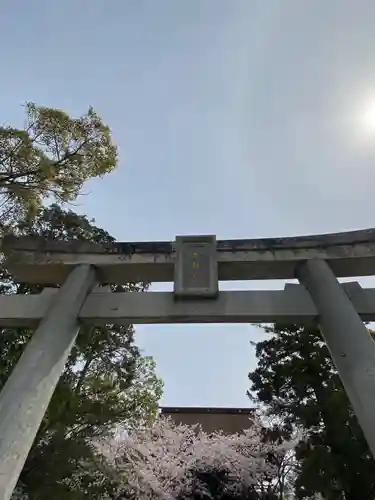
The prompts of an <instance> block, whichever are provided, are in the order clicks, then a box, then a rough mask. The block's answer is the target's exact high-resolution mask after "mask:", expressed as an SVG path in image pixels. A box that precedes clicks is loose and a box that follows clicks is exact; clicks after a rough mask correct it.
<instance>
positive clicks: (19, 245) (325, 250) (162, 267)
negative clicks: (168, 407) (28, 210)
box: [0, 229, 375, 500]
mask: <svg viewBox="0 0 375 500" xmlns="http://www.w3.org/2000/svg"><path fill="white" fill-rule="evenodd" d="M1 250H2V252H3V253H4V254H5V256H6V267H7V269H8V270H10V271H11V272H12V274H13V276H14V278H15V279H17V280H19V281H21V282H27V283H38V284H42V285H45V286H46V287H45V288H44V290H43V292H42V293H41V294H39V295H11V296H6V295H3V296H1V297H0V326H1V327H17V326H19V327H20V326H28V327H36V332H35V333H34V335H33V337H32V339H31V340H30V342H29V343H28V345H27V346H26V348H25V350H24V353H23V354H22V356H21V358H20V360H19V362H18V364H17V366H16V367H15V368H14V370H13V372H12V374H11V375H10V377H9V379H8V381H7V383H6V384H5V386H4V388H3V390H2V392H1V395H0V500H8V499H9V498H10V496H11V494H12V491H13V489H14V487H15V485H16V482H17V479H18V477H19V474H20V472H21V470H22V467H23V465H24V462H25V460H26V458H27V455H28V452H29V450H30V448H31V445H32V442H33V440H34V438H35V435H36V433H37V430H38V428H39V425H40V423H41V421H42V418H43V415H44V413H45V411H46V409H47V406H48V404H49V401H50V398H51V396H52V394H53V391H54V389H55V387H56V384H57V382H58V380H59V378H60V375H61V373H62V371H63V369H64V365H65V362H66V360H67V358H68V356H69V353H70V350H71V348H72V346H73V344H74V342H75V339H76V336H77V334H78V330H79V325H80V324H90V325H102V324H108V323H117V324H129V323H133V324H137V323H149V324H151V323H154V324H155V323H158V324H160V323H269V322H285V323H289V324H291V323H300V324H304V325H308V324H314V322H317V323H318V324H319V325H320V327H321V330H322V333H323V336H324V339H325V341H326V343H327V345H328V348H329V350H330V353H331V355H332V358H333V360H334V362H335V364H336V366H337V369H338V371H339V374H340V377H341V379H342V381H343V384H344V386H345V389H346V391H347V393H348V396H349V398H350V400H351V403H352V405H353V407H354V409H355V412H356V414H357V417H358V420H359V422H360V425H361V426H362V429H363V431H364V434H365V436H366V439H367V442H368V444H369V446H370V449H371V451H372V453H373V455H374V456H375V425H374V422H375V343H374V341H373V340H372V339H371V337H370V335H369V334H368V332H367V330H366V328H365V326H364V324H363V321H374V320H375V289H362V288H361V286H360V285H359V283H358V282H351V283H345V284H342V285H341V284H340V283H339V282H338V281H337V278H338V277H351V276H355V277H356V276H368V275H375V229H369V230H363V231H355V232H348V233H337V234H328V235H320V236H305V237H296V238H273V239H262V240H228V241H217V242H216V239H215V237H214V236H186V237H182V236H181V237H177V238H176V241H175V242H173V243H171V242H150V243H113V244H108V245H99V244H97V245H96V244H86V243H82V242H78V241H69V242H62V241H45V240H43V239H39V238H27V237H23V238H20V239H17V238H14V237H6V238H5V239H4V241H3V243H2V248H1ZM292 278H297V279H298V280H299V282H300V284H299V285H297V284H296V285H295V284H287V285H286V286H285V288H284V290H272V291H230V292H224V291H219V286H218V283H219V281H221V280H258V279H292ZM136 281H146V282H166V281H173V282H174V291H173V292H146V293H137V292H127V293H109V291H108V287H97V286H96V285H103V284H124V283H128V282H136ZM56 285H61V287H60V288H59V289H58V288H56ZM48 286H54V288H48Z"/></svg>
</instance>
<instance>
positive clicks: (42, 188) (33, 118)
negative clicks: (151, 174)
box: [0, 103, 117, 225]
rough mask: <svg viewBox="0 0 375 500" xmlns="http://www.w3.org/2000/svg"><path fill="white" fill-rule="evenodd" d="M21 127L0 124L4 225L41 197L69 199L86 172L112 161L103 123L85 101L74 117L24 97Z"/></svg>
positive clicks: (102, 169)
mask: <svg viewBox="0 0 375 500" xmlns="http://www.w3.org/2000/svg"><path fill="white" fill-rule="evenodd" d="M25 110H26V123H25V127H24V128H23V129H17V128H12V127H9V126H6V127H0V194H1V205H0V209H1V216H0V222H1V223H2V224H3V225H4V224H7V223H12V222H14V219H15V218H16V219H17V220H18V218H19V216H20V214H26V215H27V216H28V217H32V216H34V215H35V214H36V213H38V210H39V209H40V207H41V204H42V200H43V198H46V197H53V198H54V199H55V200H57V201H62V202H69V201H72V200H74V199H75V198H76V197H77V195H78V194H79V192H80V190H81V188H82V186H83V184H84V183H85V182H86V181H87V180H88V179H90V178H91V177H100V176H102V175H104V174H106V173H108V172H110V171H111V170H113V169H114V168H115V166H116V162H117V150H116V147H115V146H114V144H113V143H112V139H111V134H110V130H109V128H108V127H107V126H106V125H105V124H104V123H103V122H102V120H101V119H100V118H99V117H98V115H97V114H96V113H95V111H94V110H93V109H92V108H91V107H90V108H89V110H88V112H87V113H86V114H85V115H83V116H81V117H80V118H71V117H70V116H69V115H67V114H66V113H64V112H63V111H61V110H59V109H53V108H46V107H41V106H37V105H36V104H34V103H27V104H26V106H25Z"/></svg>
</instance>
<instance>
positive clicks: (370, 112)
mask: <svg viewBox="0 0 375 500" xmlns="http://www.w3.org/2000/svg"><path fill="white" fill-rule="evenodd" d="M360 125H361V129H362V132H363V133H365V134H366V135H367V134H368V135H371V136H372V137H373V138H375V99H373V100H372V101H369V102H367V103H366V104H365V105H364V107H363V109H362V113H361V116H360Z"/></svg>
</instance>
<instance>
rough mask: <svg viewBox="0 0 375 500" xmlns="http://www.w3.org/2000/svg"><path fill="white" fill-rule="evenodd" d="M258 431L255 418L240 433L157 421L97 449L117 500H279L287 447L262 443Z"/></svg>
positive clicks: (162, 420) (289, 446)
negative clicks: (281, 467)
mask: <svg viewBox="0 0 375 500" xmlns="http://www.w3.org/2000/svg"><path fill="white" fill-rule="evenodd" d="M262 430H263V429H262V426H261V424H260V422H259V421H258V420H256V419H255V420H254V421H253V422H252V425H250V426H249V428H248V429H246V430H244V431H243V432H242V433H240V434H233V435H225V434H223V433H221V432H214V433H212V434H207V433H206V432H204V431H202V429H201V428H200V427H199V426H187V425H175V424H174V423H173V421H172V420H170V419H165V418H159V419H158V420H157V422H156V423H155V424H154V425H153V426H151V427H147V428H145V429H138V430H135V431H133V432H131V433H130V435H128V436H125V437H123V438H122V439H117V440H116V441H112V442H108V441H107V442H106V443H101V446H100V449H101V450H102V452H103V455H104V456H105V457H106V458H107V463H108V465H109V467H111V468H112V474H113V476H114V477H116V480H117V482H118V492H117V495H116V496H115V498H116V500H151V499H152V500H167V499H169V500H209V499H217V500H220V499H221V500H278V499H280V498H282V497H281V496H280V495H279V483H278V471H279V468H278V458H279V457H283V456H285V454H286V453H287V452H288V451H289V450H290V448H291V444H290V443H287V442H284V443H279V444H276V443H275V442H270V441H268V442H266V441H264V440H263V439H262Z"/></svg>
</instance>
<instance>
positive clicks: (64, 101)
mask: <svg viewBox="0 0 375 500" xmlns="http://www.w3.org/2000/svg"><path fill="white" fill-rule="evenodd" d="M374 25H375V3H374V2H373V1H371V0H368V1H366V0H357V1H356V2H354V1H352V0H330V1H329V2H327V1H323V0H315V1H314V2H301V1H300V0H278V1H277V0H267V1H265V0H180V1H177V0H122V1H117V2H116V1H114V0H112V2H108V1H104V0H101V1H99V0H90V1H89V0H85V1H84V0H76V1H73V0H65V1H64V2H57V1H56V2H51V1H47V0H34V1H33V2H28V1H27V0H12V1H10V0H3V1H2V2H1V3H0V43H1V46H2V47H3V56H2V72H1V79H0V111H1V118H2V121H3V122H8V123H12V124H20V123H22V116H23V111H22V108H21V104H22V103H24V102H25V101H29V100H33V101H35V102H37V103H38V104H42V105H46V106H53V107H60V108H63V109H65V110H66V111H68V112H69V113H71V114H74V115H79V114H81V113H83V112H85V110H86V109H87V107H88V106H89V105H92V106H94V108H95V109H96V110H97V111H98V112H99V114H100V115H101V116H102V117H103V119H104V120H105V121H106V122H107V123H108V124H109V125H110V126H111V127H112V129H113V135H114V138H115V140H116V142H117V143H118V145H119V149H120V162H119V166H118V168H117V170H116V172H114V173H113V174H111V175H109V176H107V177H106V178H105V179H104V180H100V181H93V182H91V183H89V184H88V185H87V186H86V188H85V192H86V193H87V195H85V196H82V197H81V198H80V200H79V202H78V206H77V211H78V212H80V213H87V214H89V215H90V216H92V217H95V219H96V221H97V224H98V225H99V226H101V227H103V228H105V229H107V230H108V231H110V232H111V233H112V234H113V235H114V236H115V237H116V238H117V239H118V240H123V241H126V240H127V241H141V240H172V239H174V237H175V236H176V235H179V234H216V235H217V237H218V238H221V239H224V238H225V239H227V238H255V237H267V236H288V235H294V234H307V233H319V232H330V231H340V230H349V229H356V228H364V227H372V226H374V225H375V224H374V213H375V212H374V209H375V202H374V196H373V192H374V181H375V127H374V129H372V130H370V129H369V128H368V127H367V128H366V127H365V126H364V118H363V116H364V113H365V111H366V109H369V107H370V106H371V105H372V103H373V102H375V101H374V100H375V37H374V34H373V27H374ZM365 283H366V284H367V283H369V284H370V283H372V284H373V280H365ZM275 286H278V287H282V286H283V284H282V283H245V284H244V283H242V284H234V283H230V284H228V283H227V284H225V288H227V289H228V288H238V287H241V288H245V287H246V288H259V287H262V288H271V287H275ZM158 289H161V288H160V287H158ZM163 289H169V287H168V286H166V287H164V288H163ZM263 337H264V335H263V334H262V332H261V330H259V329H256V328H254V327H251V326H246V325H235V326H232V325H208V326H207V325H206V326H201V325H195V326H191V325H189V326H175V325H169V326H166V325H161V326H139V327H137V341H138V342H139V344H140V345H141V346H142V347H143V348H144V349H145V352H146V353H147V354H152V355H154V356H155V359H156V362H157V369H158V373H159V374H160V375H161V376H162V377H163V378H164V380H165V395H164V400H163V403H164V404H166V405H187V406H190V405H201V406H206V405H207V406H246V405H248V404H249V402H248V400H247V398H246V396H245V391H246V388H247V386H248V384H247V374H248V372H249V370H251V369H252V368H254V366H255V359H254V355H253V349H252V348H251V346H250V344H249V342H250V340H259V339H261V338H263Z"/></svg>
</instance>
